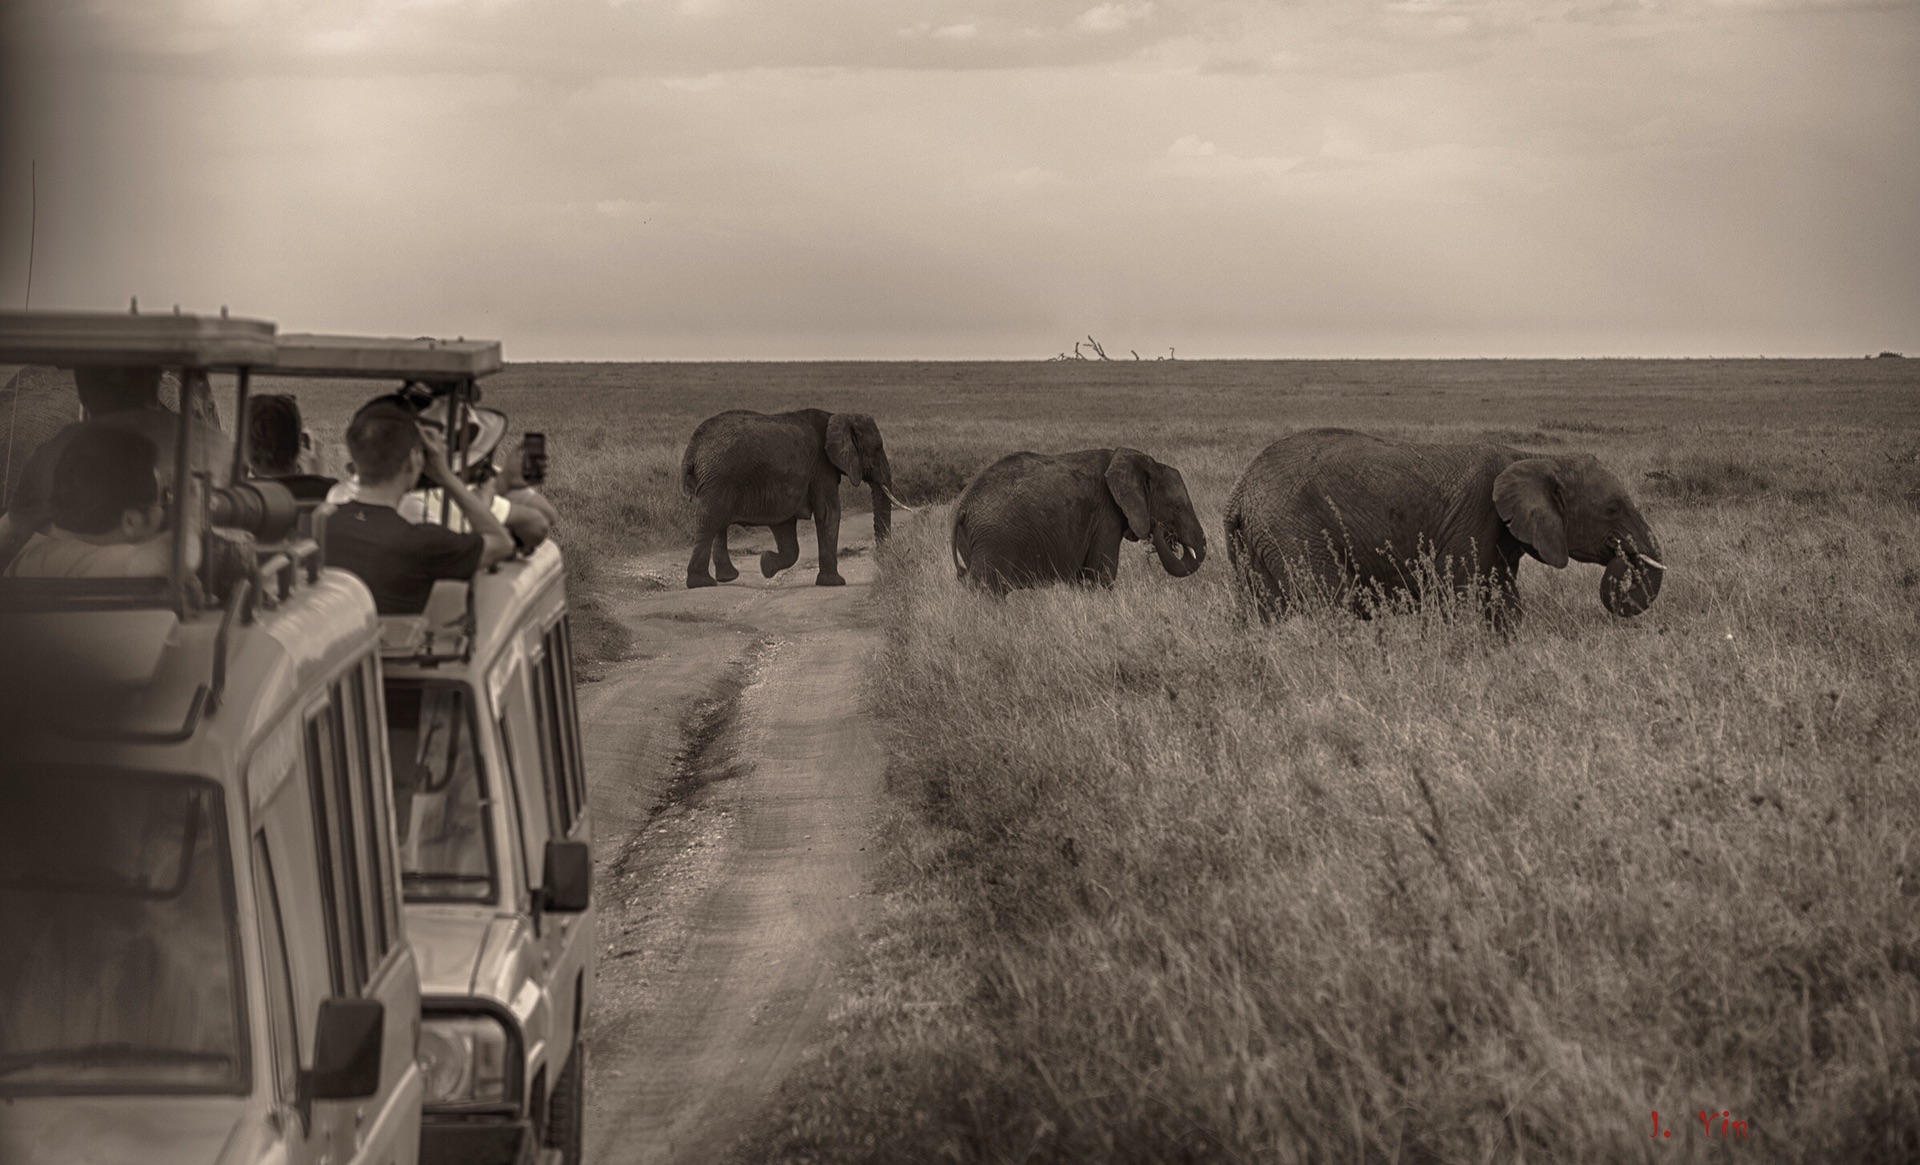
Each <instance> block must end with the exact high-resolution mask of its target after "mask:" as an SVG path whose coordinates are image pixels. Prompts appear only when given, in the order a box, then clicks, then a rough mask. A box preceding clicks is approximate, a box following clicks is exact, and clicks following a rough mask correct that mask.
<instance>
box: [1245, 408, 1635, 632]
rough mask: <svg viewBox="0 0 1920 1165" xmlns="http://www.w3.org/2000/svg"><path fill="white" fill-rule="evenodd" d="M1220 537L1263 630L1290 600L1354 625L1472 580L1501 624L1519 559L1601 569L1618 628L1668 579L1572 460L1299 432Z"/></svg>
mask: <svg viewBox="0 0 1920 1165" xmlns="http://www.w3.org/2000/svg"><path fill="white" fill-rule="evenodd" d="M1223 524H1224V525H1225V527H1226V538H1227V559H1228V561H1229V563H1230V564H1231V566H1232V570H1233V576H1234V586H1235V590H1236V592H1237V593H1238V594H1239V595H1240V598H1241V601H1242V605H1243V607H1246V608H1251V609H1252V611H1254V612H1255V613H1257V614H1258V615H1259V616H1260V617H1261V619H1263V620H1265V619H1268V618H1271V617H1272V616H1273V615H1275V614H1277V613H1280V612H1283V611H1284V610H1285V609H1286V607H1287V605H1288V604H1289V602H1291V601H1294V600H1296V599H1297V598H1299V597H1300V596H1302V595H1315V594H1317V595H1324V596H1327V597H1330V598H1332V599H1333V600H1334V601H1335V602H1338V603H1340V604H1342V605H1344V606H1346V607H1348V608H1349V609H1350V610H1353V611H1355V612H1357V613H1360V614H1362V615H1364V614H1365V613H1366V610H1367V604H1368V600H1369V597H1370V596H1379V595H1384V594H1391V593H1395V592H1398V593H1404V594H1408V595H1410V596H1411V597H1413V598H1415V599H1418V598H1419V597H1420V591H1421V586H1422V582H1423V580H1425V579H1438V580H1442V581H1444V582H1446V583H1448V584H1450V585H1451V586H1452V587H1453V588H1454V589H1455V591H1456V592H1465V591H1466V590H1467V589H1468V587H1469V586H1470V584H1472V583H1473V582H1474V581H1475V580H1476V579H1477V580H1478V581H1479V582H1481V583H1483V584H1484V585H1485V587H1486V594H1487V595H1488V596H1489V597H1490V599H1492V600H1493V602H1492V606H1491V607H1490V608H1489V617H1490V618H1492V619H1493V620H1494V621H1495V622H1496V623H1504V622H1505V621H1506V620H1507V619H1509V618H1514V617H1517V616H1518V615H1519V611H1520V607H1519V595H1518V592H1517V591H1516V589H1515V582H1516V579H1517V577H1518V573H1519V569H1520V559H1521V557H1522V556H1523V555H1530V556H1532V557H1533V558H1535V559H1537V560H1538V561H1540V562H1544V563H1546V564H1547V565H1548V566H1551V567H1554V568H1556V569H1557V568H1560V567H1564V566H1566V565H1567V562H1568V560H1569V559H1572V560H1574V561H1578V562H1591V563H1599V564H1604V565H1605V566H1606V572H1605V574H1604V575H1603V576H1602V578H1601V581H1600V601H1601V603H1602V604H1604V605H1605V606H1606V609H1607V610H1608V611H1610V612H1612V613H1613V614H1615V615H1619V616H1623V617H1630V616H1634V615H1638V614H1640V613H1641V612H1642V611H1645V610H1646V609H1647V607H1648V606H1649V605H1651V604H1652V602H1653V600H1654V597H1655V596H1657V595H1658V594H1659V593H1660V581H1661V577H1662V575H1663V574H1664V572H1665V571H1666V566H1665V565H1664V564H1663V563H1662V562H1661V561H1660V558H1659V555H1660V544H1659V542H1658V541H1657V540H1655V538H1654V536H1653V531H1652V529H1650V528H1649V527H1648V525H1647V520H1646V518H1644V517H1642V516H1641V514H1640V510H1639V508H1638V507H1637V506H1635V505H1634V504H1633V499H1632V498H1630V497H1628V496H1627V490H1626V487H1625V486H1624V485H1622V484H1621V483H1620V479H1619V478H1617V477H1615V476H1614V475H1613V474H1612V473H1611V472H1609V471H1608V470H1607V468H1606V467H1605V466H1603V465H1601V464H1600V462H1599V461H1598V460H1597V459H1596V458H1594V457H1593V456H1592V455H1590V454H1584V453H1574V454H1553V455H1547V454H1538V453H1523V452H1521V451H1519V450H1516V449H1510V448H1507V447H1506V446H1504V445H1429V444H1416V443H1413V442H1406V441H1388V440H1384V439H1382V438H1380V437H1374V436H1370V435H1368V434H1366V433H1356V432H1353V431H1351V430H1347V429H1311V430H1308V431H1307V432H1304V433H1296V434H1294V435H1293V436H1291V437H1287V438H1285V439H1283V440H1280V441H1275V442H1274V443H1273V444H1271V445H1269V446H1267V447H1266V449H1264V450H1262V451H1261V453H1260V455H1259V456H1258V457H1256V458H1254V460H1253V463H1252V464H1251V465H1249V466H1247V469H1246V472H1245V473H1243V474H1241V476H1240V480H1239V482H1238V483H1237V484H1236V485H1235V486H1234V488H1233V494H1232V496H1231V497H1229V498H1228V499H1227V507H1226V512H1225V516H1224V523H1223Z"/></svg>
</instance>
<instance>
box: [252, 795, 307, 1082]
mask: <svg viewBox="0 0 1920 1165" xmlns="http://www.w3.org/2000/svg"><path fill="white" fill-rule="evenodd" d="M253 896H254V898H255V899H256V901H257V902H258V911H257V912H258V914H259V916H260V917H259V923H260V964H261V966H262V967H264V968H265V969H266V979H267V1012H268V1021H269V1022H270V1023H271V1024H272V1025H273V1032H272V1035H273V1053H274V1055H273V1061H274V1069H273V1071H274V1075H275V1082H276V1083H277V1084H278V1085H279V1089H280V1096H281V1098H282V1099H285V1100H291V1099H293V1096H294V1092H295V1087H296V1085H297V1083H298V1078H299V1069H300V1036H299V1032H298V1029H297V1028H296V1027H295V1025H294V1022H293V1016H294V1007H293V972H292V970H291V969H290V968H289V966H288V964H287V928H286V924H285V923H284V922H283V921H282V919H281V915H280V885H279V882H278V881H277V880H276V879H275V878H274V875H273V857H272V855H271V854H269V853H268V852H267V835H266V833H265V831H262V832H260V833H256V834H254V835H253Z"/></svg>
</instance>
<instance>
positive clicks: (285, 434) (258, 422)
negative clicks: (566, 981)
mask: <svg viewBox="0 0 1920 1165" xmlns="http://www.w3.org/2000/svg"><path fill="white" fill-rule="evenodd" d="M310 441H311V438H309V437H308V436H307V432H306V429H305V427H304V426H303V425H302V424H301V420H300V402H298V401H296V400H294V398H293V397H291V396H289V395H287V394H286V393H279V392H263V393H260V394H258V395H256V396H250V397H248V398H247V464H248V465H250V466H251V467H252V468H253V472H254V473H255V474H257V475H259V476H261V477H286V476H288V475H290V474H295V473H299V472H301V469H302V465H301V461H302V459H303V458H305V457H306V456H307V454H308V453H309V452H310V449H311V446H310Z"/></svg>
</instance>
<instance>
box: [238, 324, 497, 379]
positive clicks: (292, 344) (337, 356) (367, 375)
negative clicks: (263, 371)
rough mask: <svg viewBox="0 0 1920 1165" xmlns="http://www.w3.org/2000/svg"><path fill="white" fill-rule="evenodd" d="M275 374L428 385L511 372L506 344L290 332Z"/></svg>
mask: <svg viewBox="0 0 1920 1165" xmlns="http://www.w3.org/2000/svg"><path fill="white" fill-rule="evenodd" d="M274 347H275V348H276V350H277V356H276V357H275V360H274V372H275V373H276V374H278V375H281V376H334V377H356V378H359V379H364V380H418V381H422V382H426V383H432V382H435V381H440V382H450V381H458V380H474V379H477V378H479V377H482V376H491V375H493V374H494V373H496V372H498V371H500V369H502V368H504V367H505V364H503V363H502V361H501V359H500V341H498V340H469V339H467V338H466V337H465V336H462V337H460V338H459V339H455V340H436V339H434V338H433V337H431V336H422V337H420V338H419V339H417V340H402V339H397V338H387V337H376V336H323V335H316V334H313V333H310V332H289V333H286V334H284V335H281V336H280V337H278V339H277V340H276V342H275V345H274Z"/></svg>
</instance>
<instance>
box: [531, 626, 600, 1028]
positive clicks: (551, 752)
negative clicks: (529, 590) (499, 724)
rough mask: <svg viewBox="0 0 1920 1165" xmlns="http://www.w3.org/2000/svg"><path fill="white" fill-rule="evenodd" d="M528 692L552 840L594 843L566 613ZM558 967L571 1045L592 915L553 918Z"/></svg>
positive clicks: (587, 977) (548, 629)
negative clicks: (535, 728)
mask: <svg viewBox="0 0 1920 1165" xmlns="http://www.w3.org/2000/svg"><path fill="white" fill-rule="evenodd" d="M528 676H529V681H530V682H529V687H530V690H531V693H532V696H533V707H534V718H535V720H536V721H537V728H538V732H539V738H540V739H539V745H540V771H541V775H542V783H543V785H544V793H545V796H546V804H547V814H548V820H549V821H550V822H551V824H552V832H553V834H554V836H556V837H558V838H562V839H565V840H568V841H574V842H581V843H591V842H592V836H591V830H590V828H589V820H588V816H587V797H586V792H587V783H586V765H585V761H584V758H583V754H582V752H581V748H580V715H579V711H578V709H577V707H576V705H575V703H574V690H573V657H572V643H571V640H570V636H569V634H568V625H567V620H566V617H565V615H564V613H563V614H562V615H561V617H560V618H558V619H556V620H554V621H553V622H551V623H548V624H547V625H546V626H545V627H544V628H542V629H541V631H540V640H539V643H538V645H537V646H536V647H535V648H534V649H533V650H531V651H530V652H529V659H528ZM550 920H551V922H552V924H553V932H554V933H553V942H554V946H555V950H554V961H555V965H556V966H558V967H561V968H563V969H564V973H563V975H562V976H561V979H562V980H563V981H562V982H560V983H557V984H556V986H555V997H556V998H555V1007H556V1009H559V1010H558V1011H557V1015H556V1020H557V1022H558V1023H559V1024H560V1025H561V1028H560V1030H561V1031H562V1032H564V1033H565V1034H566V1036H567V1039H568V1043H569V1044H571V1042H572V1040H573V1039H574V1038H576V1037H577V1036H578V1033H579V1030H580V1022H581V1020H582V1019H583V1017H584V1015H585V1012H586V1008H587V1003H588V998H589V993H590V991H591V984H592V982H593V968H594V957H593V954H594V945H593V940H594V911H593V910H592V909H591V908H589V909H588V910H586V911H584V912H581V913H577V914H554V915H551V916H550ZM554 1055H555V1057H556V1060H555V1064H556V1066H561V1065H563V1064H564V1062H565V1059H566V1056H567V1048H565V1047H562V1048H557V1049H555V1053H554Z"/></svg>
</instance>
